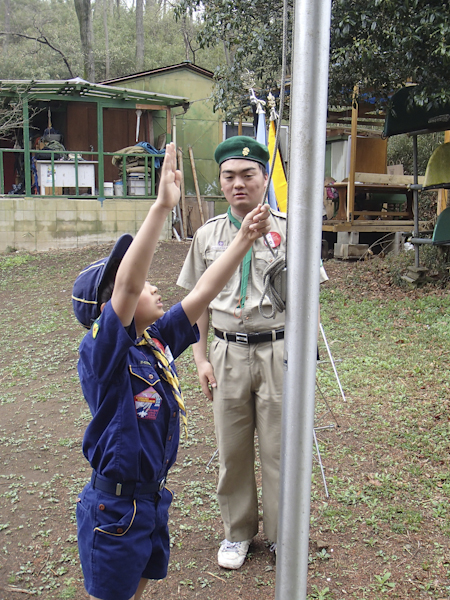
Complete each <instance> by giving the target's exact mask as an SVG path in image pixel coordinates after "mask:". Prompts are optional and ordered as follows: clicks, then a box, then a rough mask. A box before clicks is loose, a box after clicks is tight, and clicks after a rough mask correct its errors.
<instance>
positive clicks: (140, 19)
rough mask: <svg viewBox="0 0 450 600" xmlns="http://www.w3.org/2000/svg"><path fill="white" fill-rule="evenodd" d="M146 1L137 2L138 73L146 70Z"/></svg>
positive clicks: (139, 0)
mask: <svg viewBox="0 0 450 600" xmlns="http://www.w3.org/2000/svg"><path fill="white" fill-rule="evenodd" d="M144 54H145V37H144V0H136V71H138V72H139V71H142V70H143V69H144Z"/></svg>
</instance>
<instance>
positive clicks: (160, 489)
mask: <svg viewBox="0 0 450 600" xmlns="http://www.w3.org/2000/svg"><path fill="white" fill-rule="evenodd" d="M165 485H166V480H165V479H161V481H160V482H159V488H158V492H161V491H162V490H163V489H164V487H165Z"/></svg>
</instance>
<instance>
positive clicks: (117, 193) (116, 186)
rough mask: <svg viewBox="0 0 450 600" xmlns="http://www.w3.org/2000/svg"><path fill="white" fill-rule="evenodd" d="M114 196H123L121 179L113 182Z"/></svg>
mask: <svg viewBox="0 0 450 600" xmlns="http://www.w3.org/2000/svg"><path fill="white" fill-rule="evenodd" d="M114 196H123V182H122V180H119V181H115V182H114Z"/></svg>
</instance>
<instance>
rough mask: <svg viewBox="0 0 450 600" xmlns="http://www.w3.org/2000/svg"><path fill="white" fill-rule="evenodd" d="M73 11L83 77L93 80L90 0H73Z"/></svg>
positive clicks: (92, 36) (92, 38) (92, 32)
mask: <svg viewBox="0 0 450 600" xmlns="http://www.w3.org/2000/svg"><path fill="white" fill-rule="evenodd" d="M74 3H75V11H76V13H77V17H78V23H79V25H80V40H81V48H82V51H83V59H84V78H85V79H87V80H88V81H91V82H94V81H95V65H94V48H93V42H94V31H93V27H92V11H91V0H74Z"/></svg>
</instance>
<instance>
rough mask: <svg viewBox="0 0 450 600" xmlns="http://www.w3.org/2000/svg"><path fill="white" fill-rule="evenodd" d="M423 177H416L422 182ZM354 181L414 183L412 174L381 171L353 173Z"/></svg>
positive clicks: (396, 183) (395, 183)
mask: <svg viewBox="0 0 450 600" xmlns="http://www.w3.org/2000/svg"><path fill="white" fill-rule="evenodd" d="M424 180H425V177H423V176H420V177H418V182H419V183H423V182H424ZM355 182H359V183H375V184H391V185H411V184H412V183H414V177H413V176H412V175H386V174H383V173H359V172H356V173H355Z"/></svg>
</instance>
